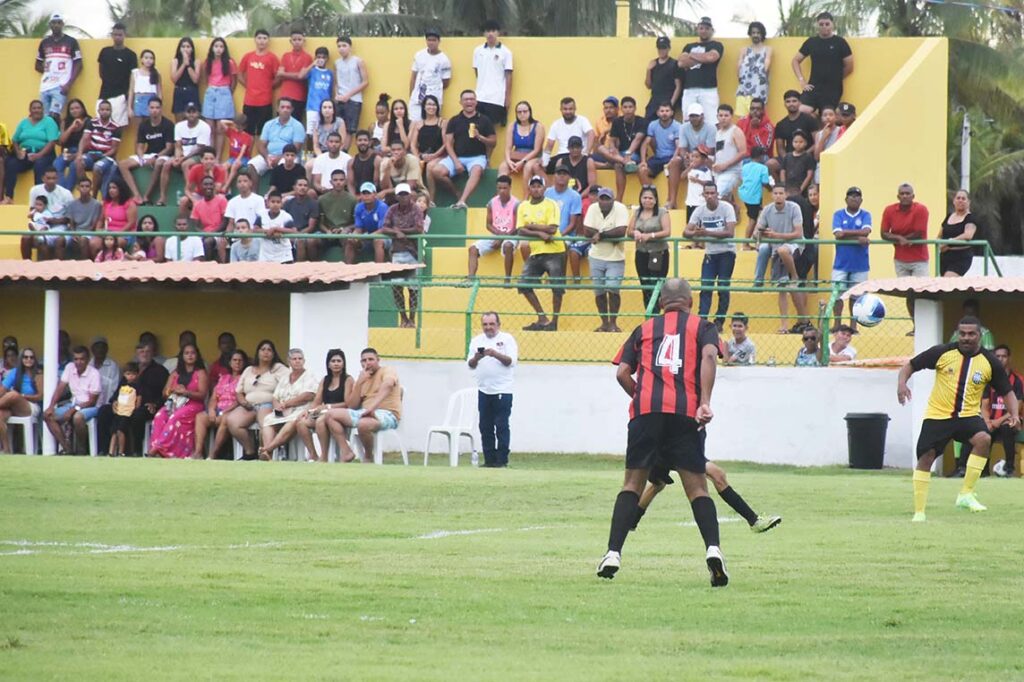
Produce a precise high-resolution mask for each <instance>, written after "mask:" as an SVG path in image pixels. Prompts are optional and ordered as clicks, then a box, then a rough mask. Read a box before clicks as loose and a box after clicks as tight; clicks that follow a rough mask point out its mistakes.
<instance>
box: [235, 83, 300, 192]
mask: <svg viewBox="0 0 1024 682" xmlns="http://www.w3.org/2000/svg"><path fill="white" fill-rule="evenodd" d="M289 144H293V145H295V147H296V148H297V149H304V148H305V146H306V129H305V128H304V127H303V126H302V124H301V123H299V122H298V121H297V120H295V119H294V118H292V103H291V102H290V101H289V100H287V99H284V98H282V99H281V100H280V101H279V102H278V103H277V118H272V119H270V120H269V121H267V122H266V123H264V124H263V131H262V132H261V133H260V137H259V139H258V140H256V142H255V143H254V144H253V154H252V157H250V159H249V167H250V168H252V169H254V170H255V171H256V172H257V173H259V174H260V175H263V174H264V173H266V172H267V171H268V170H270V169H271V168H273V167H274V166H276V165H277V162H278V161H280V160H281V158H282V157H283V156H284V148H285V145H289Z"/></svg>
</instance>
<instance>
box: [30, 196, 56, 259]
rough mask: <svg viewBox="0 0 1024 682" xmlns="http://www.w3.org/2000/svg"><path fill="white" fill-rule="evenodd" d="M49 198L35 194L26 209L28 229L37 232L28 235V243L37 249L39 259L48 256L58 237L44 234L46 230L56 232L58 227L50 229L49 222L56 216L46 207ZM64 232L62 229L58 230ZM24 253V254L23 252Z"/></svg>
mask: <svg viewBox="0 0 1024 682" xmlns="http://www.w3.org/2000/svg"><path fill="white" fill-rule="evenodd" d="M48 203H49V200H48V199H47V198H46V197H45V196H43V195H40V196H37V197H36V198H35V199H34V200H33V201H32V208H30V209H29V210H28V229H29V230H31V231H33V232H35V233H37V234H36V235H35V236H32V237H29V243H30V244H34V245H35V246H36V247H37V250H38V251H39V255H40V258H39V259H40V260H46V259H47V258H48V257H49V254H50V249H51V248H53V247H54V246H56V242H57V239H58V237H57V236H56V235H46V234H45V233H47V232H56V231H58V228H56V227H54V228H53V230H51V229H50V225H49V222H48V221H50V220H54V219H55V218H56V216H54V215H53V213H51V212H50V210H49V209H48V208H47V204H48ZM60 232H64V230H60ZM28 252H29V254H30V255H29V258H28V259H25V260H29V259H30V258H31V253H32V246H29V247H28ZM23 255H24V254H23Z"/></svg>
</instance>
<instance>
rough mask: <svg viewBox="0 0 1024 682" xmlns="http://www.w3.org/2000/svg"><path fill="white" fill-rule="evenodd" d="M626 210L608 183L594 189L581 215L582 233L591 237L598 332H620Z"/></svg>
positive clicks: (591, 260)
mask: <svg viewBox="0 0 1024 682" xmlns="http://www.w3.org/2000/svg"><path fill="white" fill-rule="evenodd" d="M628 224H629V211H628V210H627V209H626V207H625V206H624V205H622V204H621V203H620V202H618V201H615V195H614V194H613V193H612V191H611V190H610V189H608V188H607V187H601V188H600V189H598V190H597V201H596V202H595V203H593V204H591V205H590V208H588V209H587V215H586V216H584V218H583V235H584V236H587V237H590V243H591V244H592V245H593V246H592V247H591V249H590V279H591V281H593V283H594V299H595V301H596V303H597V314H598V315H600V316H601V326H600V327H598V328H597V329H595V330H594V331H597V332H621V331H622V330H621V329H619V327H618V325H617V324H616V321H617V320H616V318H618V316H619V306H620V305H621V304H622V297H621V296H620V295H619V288H620V287H621V286H622V277H623V275H625V273H626V249H625V246H624V243H623V242H622V238H623V237H625V236H626V226H627V225H628Z"/></svg>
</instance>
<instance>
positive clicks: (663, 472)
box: [647, 429, 708, 485]
mask: <svg viewBox="0 0 1024 682" xmlns="http://www.w3.org/2000/svg"><path fill="white" fill-rule="evenodd" d="M707 438H708V430H707V429H701V430H700V454H701V456H702V457H704V461H705V463H706V462H707V451H706V450H705V449H704V441H706V440H707ZM671 471H672V470H671V469H669V467H668V466H667V465H666V464H664V463H662V462H657V463H655V465H654V468H653V469H651V473H650V474H649V475H648V476H647V480H648V481H649V482H651V483H653V484H655V485H659V484H660V485H672V484H673V483H675V481H674V480H672V477H671V476H670V475H669V474H670V473H671Z"/></svg>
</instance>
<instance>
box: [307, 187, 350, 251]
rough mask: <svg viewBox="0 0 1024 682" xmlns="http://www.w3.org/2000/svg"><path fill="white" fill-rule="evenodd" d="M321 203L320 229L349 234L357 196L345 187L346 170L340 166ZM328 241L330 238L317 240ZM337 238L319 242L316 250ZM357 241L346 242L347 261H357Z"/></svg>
mask: <svg viewBox="0 0 1024 682" xmlns="http://www.w3.org/2000/svg"><path fill="white" fill-rule="evenodd" d="M318 201H319V204H320V231H321V232H323V233H325V234H348V233H349V232H351V231H352V227H353V226H354V225H355V217H354V215H353V213H354V211H355V208H356V198H355V197H354V196H352V195H351V194H350V193H349V191H348V190H347V189H346V188H345V171H343V170H341V169H340V168H338V169H335V170H334V171H333V172H332V173H331V191H330V192H327V193H326V194H324V195H323V196H321V197H320V199H319V200H318ZM317 241H318V242H327V241H328V240H317ZM335 241H336V240H333V239H332V240H329V243H318V244H317V245H316V247H315V248H316V250H317V251H318V252H322V251H323V248H324V247H326V246H329V245H330V244H331V243H335ZM355 252H356V243H355V240H347V241H346V242H345V262H346V263H354V262H355Z"/></svg>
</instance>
